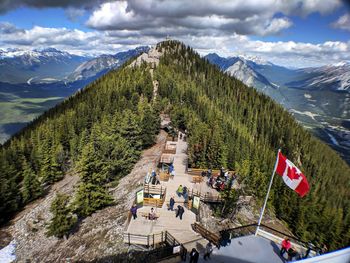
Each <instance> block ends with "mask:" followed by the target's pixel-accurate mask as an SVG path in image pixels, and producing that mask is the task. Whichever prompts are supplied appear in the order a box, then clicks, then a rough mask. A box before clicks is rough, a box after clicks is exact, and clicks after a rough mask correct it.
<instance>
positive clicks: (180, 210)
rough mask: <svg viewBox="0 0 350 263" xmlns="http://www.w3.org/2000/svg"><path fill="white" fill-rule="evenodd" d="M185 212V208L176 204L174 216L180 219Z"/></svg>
mask: <svg viewBox="0 0 350 263" xmlns="http://www.w3.org/2000/svg"><path fill="white" fill-rule="evenodd" d="M183 213H185V209H184V208H183V207H182V206H181V205H178V206H177V212H176V217H180V220H182V215H183Z"/></svg>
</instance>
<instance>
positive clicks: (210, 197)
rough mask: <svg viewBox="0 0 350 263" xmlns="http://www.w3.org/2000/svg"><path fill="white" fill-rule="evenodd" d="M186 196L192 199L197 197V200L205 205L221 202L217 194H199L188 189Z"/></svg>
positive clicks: (221, 199)
mask: <svg viewBox="0 0 350 263" xmlns="http://www.w3.org/2000/svg"><path fill="white" fill-rule="evenodd" d="M188 196H189V197H191V198H193V197H194V196H198V197H199V199H200V200H201V201H203V202H205V203H221V202H223V198H222V197H221V195H220V194H219V193H217V194H215V195H214V194H212V193H201V192H199V191H196V190H193V189H190V190H189V191H188Z"/></svg>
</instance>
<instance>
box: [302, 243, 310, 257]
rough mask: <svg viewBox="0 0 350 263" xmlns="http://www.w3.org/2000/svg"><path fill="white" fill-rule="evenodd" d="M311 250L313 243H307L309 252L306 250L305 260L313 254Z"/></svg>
mask: <svg viewBox="0 0 350 263" xmlns="http://www.w3.org/2000/svg"><path fill="white" fill-rule="evenodd" d="M311 249H312V243H311V242H308V243H307V250H306V253H305V256H304V257H303V259H305V258H308V257H309V255H310V252H311Z"/></svg>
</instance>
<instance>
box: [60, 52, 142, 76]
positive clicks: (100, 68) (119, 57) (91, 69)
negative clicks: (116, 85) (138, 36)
mask: <svg viewBox="0 0 350 263" xmlns="http://www.w3.org/2000/svg"><path fill="white" fill-rule="evenodd" d="M148 50H149V47H147V46H142V47H137V48H135V49H131V50H128V51H125V52H119V53H117V54H115V55H102V56H99V57H97V58H93V59H91V60H88V61H86V62H84V63H82V64H81V65H79V66H78V67H77V68H76V69H75V70H74V71H73V72H72V73H71V74H70V75H69V76H68V77H67V79H68V80H69V81H76V80H81V79H87V78H90V77H94V76H100V75H102V74H104V73H106V72H107V71H109V70H111V69H115V68H118V67H119V66H121V65H122V64H123V63H124V62H125V61H127V60H128V59H130V58H132V57H134V56H137V55H139V54H141V53H143V52H148Z"/></svg>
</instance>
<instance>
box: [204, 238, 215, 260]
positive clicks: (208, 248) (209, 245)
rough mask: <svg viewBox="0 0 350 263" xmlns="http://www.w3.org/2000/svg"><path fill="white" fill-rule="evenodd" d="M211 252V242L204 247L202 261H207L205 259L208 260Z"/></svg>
mask: <svg viewBox="0 0 350 263" xmlns="http://www.w3.org/2000/svg"><path fill="white" fill-rule="evenodd" d="M212 252H213V245H212V244H211V242H209V243H208V244H207V246H206V247H205V254H204V260H207V258H209V259H210V254H211V253H212Z"/></svg>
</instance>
